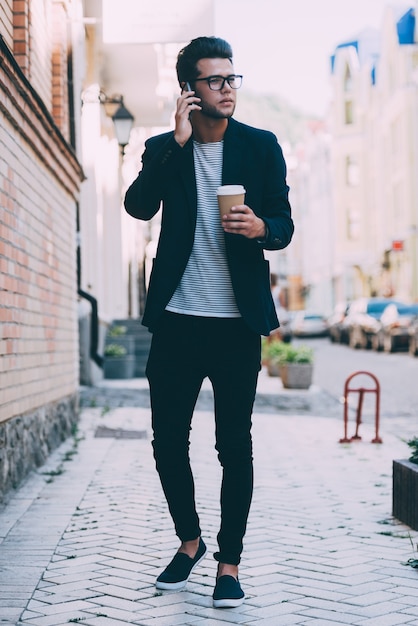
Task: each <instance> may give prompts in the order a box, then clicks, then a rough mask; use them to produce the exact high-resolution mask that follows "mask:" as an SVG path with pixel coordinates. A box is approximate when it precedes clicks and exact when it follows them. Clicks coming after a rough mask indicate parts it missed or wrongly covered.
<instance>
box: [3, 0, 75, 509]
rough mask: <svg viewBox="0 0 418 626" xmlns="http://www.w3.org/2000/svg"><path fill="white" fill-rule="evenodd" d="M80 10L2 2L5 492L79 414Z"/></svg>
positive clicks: (30, 1) (23, 0) (51, 3)
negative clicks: (77, 103) (75, 93)
mask: <svg viewBox="0 0 418 626" xmlns="http://www.w3.org/2000/svg"><path fill="white" fill-rule="evenodd" d="M79 10H80V4H79V2H78V0H65V1H64V0H62V1H57V0H19V1H17V0H6V1H5V2H2V3H1V7H0V35H1V36H0V289H1V299H0V323H1V334H0V377H1V389H0V499H1V497H2V495H3V494H4V493H5V492H7V491H8V490H9V489H10V488H12V487H15V486H17V485H18V484H19V482H20V481H21V479H22V478H23V477H24V476H25V475H26V474H27V472H28V471H30V470H31V469H32V468H34V467H36V466H38V465H40V464H41V463H42V462H43V460H44V459H45V458H46V456H47V455H48V454H49V452H50V451H51V450H52V449H53V448H54V447H55V446H57V445H58V444H59V443H60V442H61V441H62V440H63V438H64V437H66V436H68V435H69V434H70V433H71V432H72V430H73V428H74V426H75V424H76V421H77V413H78V407H77V404H78V402H77V399H78V371H79V363H78V328H77V296H76V293H77V279H76V274H77V272H76V216H77V204H78V202H79V193H80V185H81V181H82V179H83V176H84V175H83V171H82V168H81V166H80V163H79V161H78V159H77V157H76V138H77V132H78V131H77V125H76V123H75V121H74V119H75V112H76V106H75V102H74V99H73V90H74V80H75V77H76V75H77V74H76V68H75V66H76V61H77V59H76V57H77V41H78V38H77V28H78V27H77V24H80V22H79V20H78V16H79ZM69 25H70V28H69V27H68V26H69ZM72 26H74V28H72Z"/></svg>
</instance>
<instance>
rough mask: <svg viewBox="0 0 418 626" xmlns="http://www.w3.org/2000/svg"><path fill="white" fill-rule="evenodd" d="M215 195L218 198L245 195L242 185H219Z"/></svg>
mask: <svg viewBox="0 0 418 626" xmlns="http://www.w3.org/2000/svg"><path fill="white" fill-rule="evenodd" d="M216 193H217V194H218V196H235V195H237V194H239V193H245V188H244V187H243V185H221V187H218V189H217V191H216Z"/></svg>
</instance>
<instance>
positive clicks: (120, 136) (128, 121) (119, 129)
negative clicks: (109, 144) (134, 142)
mask: <svg viewBox="0 0 418 626" xmlns="http://www.w3.org/2000/svg"><path fill="white" fill-rule="evenodd" d="M100 102H101V103H102V104H104V105H105V110H106V114H107V115H109V117H111V118H112V121H113V124H114V127H115V135H116V139H117V140H118V144H119V145H120V147H121V152H122V154H123V153H124V150H125V146H126V145H127V144H128V143H129V136H130V134H131V129H132V125H133V123H134V119H135V118H134V116H133V115H132V113H131V112H130V111H128V109H127V108H126V107H125V105H124V104H123V96H120V95H117V96H111V97H109V96H107V95H106V94H105V93H104V92H103V91H102V92H101V93H100ZM107 105H119V106H118V107H117V109H116V110H115V109H114V107H113V109H109V108H108V107H107Z"/></svg>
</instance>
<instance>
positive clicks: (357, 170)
mask: <svg viewBox="0 0 418 626" xmlns="http://www.w3.org/2000/svg"><path fill="white" fill-rule="evenodd" d="M332 86H333V102H332V106H331V114H330V131H331V134H332V144H331V171H332V181H333V208H334V213H335V233H334V239H333V258H334V263H335V265H334V272H333V286H332V289H333V299H334V301H335V302H338V301H342V300H351V299H353V298H356V297H359V296H371V295H383V296H392V295H396V296H397V297H398V298H403V299H405V300H412V301H416V300H418V280H417V278H418V277H417V258H418V257H417V225H418V193H417V192H418V179H417V176H416V172H417V170H418V40H417V30H416V21H415V10H414V7H412V6H411V7H410V8H409V9H408V10H403V11H401V12H397V11H396V10H395V9H393V8H388V9H387V10H386V13H385V16H384V20H383V25H382V29H381V31H380V32H374V31H371V30H366V31H363V32H362V33H360V34H359V36H358V37H357V38H355V39H354V40H351V41H348V42H344V43H342V44H340V45H339V46H338V47H337V48H336V50H335V54H334V55H333V57H332Z"/></svg>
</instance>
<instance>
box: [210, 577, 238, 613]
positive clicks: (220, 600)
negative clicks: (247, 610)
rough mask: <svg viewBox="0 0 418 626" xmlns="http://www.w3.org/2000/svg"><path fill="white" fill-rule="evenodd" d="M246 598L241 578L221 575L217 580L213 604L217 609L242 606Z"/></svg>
mask: <svg viewBox="0 0 418 626" xmlns="http://www.w3.org/2000/svg"><path fill="white" fill-rule="evenodd" d="M244 599H245V594H244V592H243V590H242V589H241V585H240V584H239V580H237V579H236V578H234V577H233V576H228V575H225V576H220V577H219V578H218V580H217V581H216V585H215V590H214V592H213V606H214V607H215V609H232V608H234V607H236V606H240V605H241V604H242V603H243V602H244Z"/></svg>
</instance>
